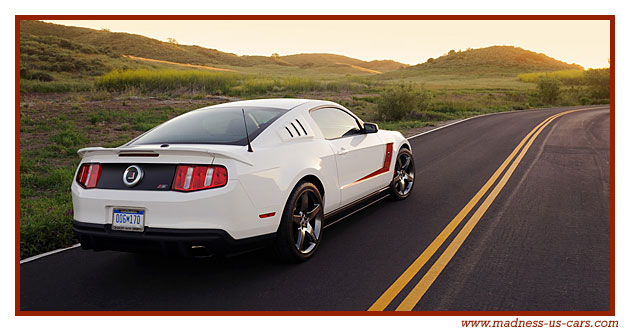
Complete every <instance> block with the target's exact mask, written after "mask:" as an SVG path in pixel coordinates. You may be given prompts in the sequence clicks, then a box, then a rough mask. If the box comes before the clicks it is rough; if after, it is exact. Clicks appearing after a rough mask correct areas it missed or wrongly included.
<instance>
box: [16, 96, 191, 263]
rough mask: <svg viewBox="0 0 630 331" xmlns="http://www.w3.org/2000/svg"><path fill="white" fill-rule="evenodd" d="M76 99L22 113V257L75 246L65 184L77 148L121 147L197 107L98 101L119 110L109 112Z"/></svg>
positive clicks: (70, 176) (76, 161)
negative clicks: (70, 102)
mask: <svg viewBox="0 0 630 331" xmlns="http://www.w3.org/2000/svg"><path fill="white" fill-rule="evenodd" d="M77 99H79V100H84V101H83V102H81V101H77V102H79V103H78V104H73V105H72V106H66V105H63V102H58V103H56V104H54V106H53V108H52V109H51V108H49V107H50V106H49V104H48V103H47V102H34V103H33V104H32V105H29V106H28V107H24V106H23V107H22V109H21V113H20V143H21V148H20V256H21V258H26V257H29V256H32V255H36V254H39V253H43V252H46V251H50V250H53V249H57V248H62V247H67V246H70V245H72V244H75V243H76V239H75V237H74V234H73V233H72V216H73V211H72V198H71V195H70V185H71V184H72V180H73V177H74V173H75V171H76V169H77V166H78V164H79V162H80V159H79V156H78V155H77V154H76V152H77V150H78V149H79V148H82V147H86V146H104V147H116V146H120V145H122V144H124V143H126V142H127V141H129V140H131V139H132V138H133V137H135V136H137V135H138V134H140V133H141V132H143V131H145V130H148V129H150V128H152V127H154V126H155V125H157V124H160V123H162V122H164V121H167V120H168V119H170V118H173V117H175V116H177V115H180V114H182V113H184V112H187V111H189V110H192V109H195V108H199V106H198V105H195V104H191V105H185V106H171V105H165V106H157V107H146V106H145V105H144V104H143V103H139V104H138V105H135V106H133V107H129V106H126V105H125V102H126V101H124V100H121V101H113V102H112V101H111V100H103V101H99V102H104V103H105V104H107V105H114V106H117V107H120V108H123V109H120V110H113V109H109V107H106V106H104V107H98V104H95V103H94V102H93V101H90V99H92V97H91V96H90V95H86V96H85V97H82V98H78V97H77ZM95 108H96V109H95ZM98 108H102V109H98ZM124 108H129V109H124Z"/></svg>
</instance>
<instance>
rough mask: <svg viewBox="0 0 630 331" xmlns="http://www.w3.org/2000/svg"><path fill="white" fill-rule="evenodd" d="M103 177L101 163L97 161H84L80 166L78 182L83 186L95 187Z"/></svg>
mask: <svg viewBox="0 0 630 331" xmlns="http://www.w3.org/2000/svg"><path fill="white" fill-rule="evenodd" d="M100 177H101V165H100V164H96V163H84V164H82V165H81V168H79V173H78V174H77V183H79V185H81V186H82V187H83V188H95V187H96V184H98V179H99V178H100Z"/></svg>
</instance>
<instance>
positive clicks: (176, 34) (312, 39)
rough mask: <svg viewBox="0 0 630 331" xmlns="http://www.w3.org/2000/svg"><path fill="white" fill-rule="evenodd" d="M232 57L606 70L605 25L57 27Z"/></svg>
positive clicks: (109, 23)
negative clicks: (473, 53) (498, 55)
mask: <svg viewBox="0 0 630 331" xmlns="http://www.w3.org/2000/svg"><path fill="white" fill-rule="evenodd" d="M47 22H52V23H57V24H63V25H71V26H80V27H88V28H93V29H102V28H106V29H109V30H111V31H112V32H128V33H134V34H140V35H143V36H147V37H151V38H155V39H159V40H164V41H166V40H167V38H174V39H176V40H177V41H178V42H179V43H180V44H186V45H200V46H203V47H207V48H214V49H218V50H220V51H223V52H230V53H236V54H238V55H265V56H270V55H271V54H272V53H279V54H280V55H289V54H297V53H334V54H340V55H346V56H350V57H354V58H358V59H361V60H376V59H392V60H396V61H399V62H404V63H408V64H412V65H413V64H417V63H422V62H425V61H426V60H427V59H428V58H431V57H433V58H435V57H439V56H441V55H443V54H445V53H447V52H448V51H449V50H451V49H455V50H459V49H461V50H464V49H466V48H480V47H487V46H493V45H512V46H518V47H522V48H524V49H527V50H531V51H535V52H539V53H545V54H547V55H549V56H551V57H553V58H556V59H558V60H561V61H564V62H568V63H577V64H579V65H582V66H584V67H585V68H601V67H607V66H608V59H609V58H610V51H609V50H610V23H609V21H595V20H590V21H555V20H544V21H533V20H523V21H518V20H506V21H464V20H460V21H446V20H444V21H343V20H340V21H260V20H259V21H253V20H252V21H236V20H226V21H195V20H190V21H169V20H163V21H132V20H126V21H122V20H89V21H88V20H81V21H72V20H59V21H47Z"/></svg>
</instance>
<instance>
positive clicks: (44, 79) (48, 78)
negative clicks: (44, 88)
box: [31, 71, 55, 82]
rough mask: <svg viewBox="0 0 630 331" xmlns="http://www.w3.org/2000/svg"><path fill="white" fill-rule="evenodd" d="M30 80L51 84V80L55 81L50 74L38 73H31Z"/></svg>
mask: <svg viewBox="0 0 630 331" xmlns="http://www.w3.org/2000/svg"><path fill="white" fill-rule="evenodd" d="M31 79H37V80H39V81H42V82H52V81H53V80H55V79H54V78H53V76H51V75H50V74H47V73H45V72H40V71H38V72H34V73H32V74H31Z"/></svg>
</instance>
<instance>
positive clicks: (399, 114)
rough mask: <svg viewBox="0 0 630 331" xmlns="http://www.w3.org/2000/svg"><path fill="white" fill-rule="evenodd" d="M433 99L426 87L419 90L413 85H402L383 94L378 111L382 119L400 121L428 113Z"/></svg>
mask: <svg viewBox="0 0 630 331" xmlns="http://www.w3.org/2000/svg"><path fill="white" fill-rule="evenodd" d="M431 98H432V95H431V93H430V92H429V91H427V90H426V89H424V86H422V87H420V88H418V87H417V86H415V85H413V84H411V83H401V84H400V85H396V86H393V87H390V88H388V89H386V90H385V91H384V92H383V93H382V94H381V98H380V99H379V100H378V102H377V108H376V110H377V112H378V114H379V116H380V117H381V119H383V120H387V121H398V120H401V119H404V118H410V117H411V116H412V115H413V114H414V113H422V112H424V111H426V110H427V109H428V106H429V102H430V101H431Z"/></svg>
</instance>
